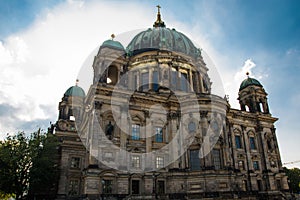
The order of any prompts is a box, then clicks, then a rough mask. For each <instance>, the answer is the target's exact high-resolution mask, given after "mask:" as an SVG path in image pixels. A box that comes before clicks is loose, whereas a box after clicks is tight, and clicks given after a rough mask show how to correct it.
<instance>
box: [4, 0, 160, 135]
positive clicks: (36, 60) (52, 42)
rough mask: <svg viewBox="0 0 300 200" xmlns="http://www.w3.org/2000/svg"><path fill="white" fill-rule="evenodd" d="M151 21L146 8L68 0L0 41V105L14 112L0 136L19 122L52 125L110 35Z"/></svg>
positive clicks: (17, 126) (18, 125) (152, 15)
mask: <svg viewBox="0 0 300 200" xmlns="http://www.w3.org/2000/svg"><path fill="white" fill-rule="evenodd" d="M132 10H134V11H135V12H131V11H132ZM144 16H149V17H147V18H145V17H144ZM133 19H139V20H133ZM154 19H155V14H154V13H153V12H150V10H149V9H147V8H145V7H142V6H139V5H134V4H131V3H127V2H126V3H125V2H124V3H120V2H90V3H83V1H68V2H66V3H63V4H60V5H58V6H56V7H55V8H54V9H52V10H48V11H46V13H42V14H40V16H39V18H38V19H36V20H35V21H34V22H33V24H32V25H31V26H30V27H28V28H27V29H26V30H24V31H21V32H19V33H16V34H14V35H11V36H9V37H7V38H5V39H4V40H3V41H2V42H0V76H1V77H0V91H1V93H0V95H1V98H0V105H1V104H2V105H4V104H5V105H6V104H8V105H9V106H11V107H13V108H15V109H14V110H9V113H7V118H6V121H5V120H1V121H0V133H1V134H4V133H6V132H14V131H16V130H15V129H16V128H17V129H18V128H20V127H22V126H21V125H20V124H22V123H23V122H29V121H37V120H46V119H49V120H52V121H54V120H56V109H57V105H58V102H59V101H60V100H61V98H62V96H63V93H64V92H65V91H66V89H68V87H70V86H71V85H74V83H75V79H76V76H77V74H78V71H79V69H80V67H81V65H82V63H83V62H84V60H85V59H86V57H87V56H88V55H89V53H90V52H91V51H92V50H93V49H95V48H96V47H97V46H99V45H100V44H101V43H102V42H103V41H104V40H106V39H108V38H109V37H110V35H111V33H115V34H118V33H121V32H124V31H128V30H133V29H137V28H141V27H144V26H145V25H149V26H151V24H152V21H154ZM125 22H126V23H125ZM117 38H118V37H117ZM117 38H116V39H117ZM45 108H47V109H45ZM49 108H53V109H49ZM2 136H3V135H2Z"/></svg>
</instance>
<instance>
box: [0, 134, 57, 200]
mask: <svg viewBox="0 0 300 200" xmlns="http://www.w3.org/2000/svg"><path fill="white" fill-rule="evenodd" d="M55 145H57V143H56V137H55V135H53V134H51V133H42V132H41V130H38V131H37V132H34V133H31V134H30V135H29V136H26V134H25V133H24V132H19V133H17V134H16V135H14V136H10V135H8V136H7V137H6V139H5V140H4V141H0V193H2V194H3V195H6V194H14V195H15V197H16V199H25V198H26V196H28V192H29V188H30V189H31V188H32V189H31V191H32V192H33V193H34V192H35V191H36V190H35V189H34V186H35V185H36V184H41V183H42V182H44V183H45V184H44V185H41V186H42V187H49V185H47V184H51V188H52V187H53V184H54V180H49V179H48V178H47V179H46V178H45V177H46V176H51V178H50V179H52V178H55V177H56V173H57V171H58V170H57V165H55V164H54V162H55V157H56V155H57V153H56V152H54V149H55V150H56V148H55V147H54V146H55ZM52 159H54V160H52ZM47 160H48V161H47ZM46 164H47V166H46ZM41 173H44V174H43V176H41ZM31 185H32V186H31Z"/></svg>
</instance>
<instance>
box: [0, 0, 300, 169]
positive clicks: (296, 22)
mask: <svg viewBox="0 0 300 200" xmlns="http://www.w3.org/2000/svg"><path fill="white" fill-rule="evenodd" d="M157 4H160V5H161V7H162V9H161V12H162V17H163V20H164V21H165V23H166V25H167V27H170V28H173V27H175V28H176V29H177V30H179V31H181V32H183V33H185V34H186V35H188V36H189V37H190V38H191V39H193V40H194V41H195V42H196V43H197V44H198V45H199V46H200V47H201V48H203V49H204V50H205V51H206V52H207V54H208V55H209V56H210V57H211V59H212V60H213V61H214V64H215V65H216V67H217V69H218V72H219V74H220V76H221V77H222V80H223V85H224V90H225V93H226V94H229V98H230V104H231V105H232V106H233V107H235V108H238V102H237V100H236V98H237V93H238V87H239V84H240V82H241V81H242V80H243V79H244V78H245V77H246V76H245V75H244V74H245V70H247V71H250V73H251V76H252V77H255V78H257V79H258V80H259V81H260V82H261V83H262V84H263V85H264V87H265V89H266V91H267V93H268V94H269V96H268V97H269V105H270V109H271V112H272V114H273V115H274V116H275V117H278V118H279V121H278V122H276V127H277V136H278V140H279V145H280V150H281V154H282V159H283V162H289V161H294V160H300V157H299V153H298V152H299V150H300V147H299V141H300V134H299V130H300V123H299V119H300V112H299V109H300V104H299V102H300V86H299V84H298V80H299V78H298V76H299V75H300V12H299V10H300V2H299V1H297V0H287V1H282V0H265V1H259V0H251V1H250V0H249V1H241V0H228V1H218V0H214V1H200V0H199V1H196V0H194V1H174V0H161V1H159V0H153V1H74V0H73V1H71V0H69V1H63V0H59V1H55V0H47V1H39V0H10V1H6V0H0V80H1V81H0V118H1V121H2V124H1V123H0V133H2V134H3V133H4V132H7V131H9V132H11V131H15V130H27V131H30V130H32V129H35V128H37V127H39V126H44V127H46V126H47V125H48V124H49V121H52V122H54V121H55V120H56V118H57V105H58V102H59V101H60V98H61V97H62V95H63V93H64V91H65V90H66V89H67V88H68V87H69V86H71V85H72V84H73V83H74V80H75V79H76V78H75V77H76V74H77V73H78V70H79V69H80V66H81V64H82V63H83V61H84V60H85V58H86V57H87V56H88V54H89V53H90V52H91V51H92V50H93V49H94V48H96V47H97V46H98V45H100V44H101V42H102V41H104V40H105V39H107V38H109V35H110V33H112V32H114V33H116V34H118V33H122V32H125V31H131V30H134V29H137V28H147V27H151V26H152V23H153V21H154V20H155V15H156V7H155V6H156V5H157ZM104 13H105V15H106V16H105V15H104ZM103 16H104V17H103ZM116 39H117V38H116ZM60 44H61V46H60ZM68 47H69V48H68ZM79 47H80V48H79ZM59 49H61V51H60V50H59ZM35 52H36V53H35ZM49 55H50V57H49ZM77 55H78V56H77ZM74 57H78V58H77V60H76V59H74ZM246 61H248V62H247V63H248V64H249V63H251V65H248V66H247V64H245V62H246ZM58 71H63V72H62V73H57V72H58ZM12 76H13V77H14V78H12ZM53 77H55V78H53ZM233 77H234V78H233ZM37 81H40V82H38V84H37ZM33 105H34V107H32V106H33ZM29 113H30V114H29ZM292 166H298V167H300V164H299V163H298V165H289V167H292Z"/></svg>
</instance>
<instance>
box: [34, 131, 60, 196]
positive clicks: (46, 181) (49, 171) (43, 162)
mask: <svg viewBox="0 0 300 200" xmlns="http://www.w3.org/2000/svg"><path fill="white" fill-rule="evenodd" d="M57 151H58V141H57V138H56V137H55V135H53V134H51V133H48V134H47V135H46V137H45V138H44V140H43V142H42V145H41V146H40V148H39V149H38V152H37V156H36V157H35V158H33V161H32V162H33V166H32V168H31V170H30V179H29V195H30V197H32V198H33V197H34V198H35V199H39V198H42V199H53V198H55V194H56V189H57V183H58V178H59V171H58V153H57Z"/></svg>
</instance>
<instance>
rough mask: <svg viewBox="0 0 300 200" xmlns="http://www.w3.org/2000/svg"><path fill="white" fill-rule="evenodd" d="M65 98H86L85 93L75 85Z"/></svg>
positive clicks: (66, 93)
mask: <svg viewBox="0 0 300 200" xmlns="http://www.w3.org/2000/svg"><path fill="white" fill-rule="evenodd" d="M64 96H65V97H69V96H74V97H75V96H76V97H85V92H84V90H83V89H82V88H81V87H79V86H77V85H75V86H72V87H70V88H69V89H67V91H66V92H65V94H64Z"/></svg>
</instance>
